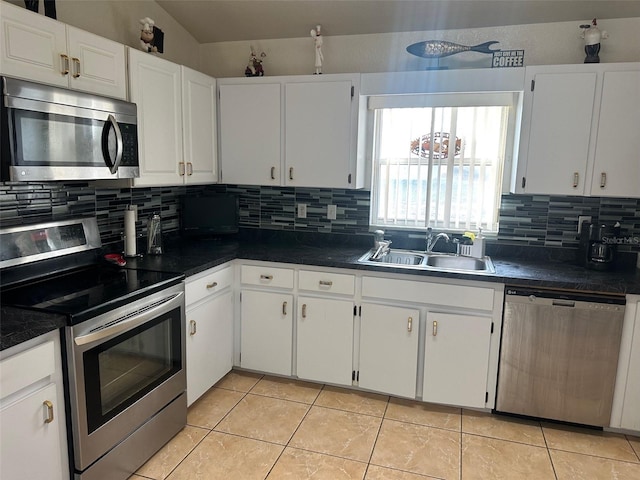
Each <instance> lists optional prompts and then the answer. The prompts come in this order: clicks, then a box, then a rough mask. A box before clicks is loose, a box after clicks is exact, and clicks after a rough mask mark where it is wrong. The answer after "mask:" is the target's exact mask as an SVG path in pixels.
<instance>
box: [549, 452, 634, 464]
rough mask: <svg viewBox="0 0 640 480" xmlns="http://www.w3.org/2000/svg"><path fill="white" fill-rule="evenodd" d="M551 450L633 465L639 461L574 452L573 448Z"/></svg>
mask: <svg viewBox="0 0 640 480" xmlns="http://www.w3.org/2000/svg"><path fill="white" fill-rule="evenodd" d="M548 450H549V452H564V453H572V454H574V455H582V456H583V457H592V458H601V459H603V460H611V461H612V462H622V463H628V464H631V465H638V463H639V462H634V461H630V460H621V459H619V458H611V457H603V456H602V455H594V454H591V453H583V452H573V451H571V450H563V449H562V448H549V449H548Z"/></svg>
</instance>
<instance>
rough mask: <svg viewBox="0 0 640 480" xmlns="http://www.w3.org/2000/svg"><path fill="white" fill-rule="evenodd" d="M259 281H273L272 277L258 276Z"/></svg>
mask: <svg viewBox="0 0 640 480" xmlns="http://www.w3.org/2000/svg"><path fill="white" fill-rule="evenodd" d="M260 280H267V281H271V280H273V275H260Z"/></svg>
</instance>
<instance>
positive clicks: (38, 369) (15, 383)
mask: <svg viewBox="0 0 640 480" xmlns="http://www.w3.org/2000/svg"><path fill="white" fill-rule="evenodd" d="M54 352H55V350H54V348H53V341H49V342H46V343H43V344H42V345H38V346H37V347H33V348H31V349H29V350H26V351H24V352H20V353H17V354H15V355H13V356H11V357H9V358H5V359H4V360H2V362H0V397H2V398H4V397H6V396H8V395H11V394H12V393H15V392H17V391H19V390H22V389H23V388H25V387H28V386H29V385H32V384H34V383H36V382H37V381H38V380H40V379H42V378H45V377H48V376H50V375H53V373H54V368H55V353H54Z"/></svg>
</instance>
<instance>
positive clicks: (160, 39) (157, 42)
mask: <svg viewBox="0 0 640 480" xmlns="http://www.w3.org/2000/svg"><path fill="white" fill-rule="evenodd" d="M140 25H142V30H140V48H142V50H143V51H144V52H147V53H162V52H163V46H164V45H163V44H164V32H163V31H162V30H160V29H159V28H158V27H156V26H155V22H154V21H153V20H152V19H151V18H149V17H145V18H142V19H140Z"/></svg>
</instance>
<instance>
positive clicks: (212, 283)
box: [207, 282, 218, 288]
mask: <svg viewBox="0 0 640 480" xmlns="http://www.w3.org/2000/svg"><path fill="white" fill-rule="evenodd" d="M217 286H218V282H211V283H208V284H207V288H216V287H217Z"/></svg>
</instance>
